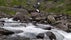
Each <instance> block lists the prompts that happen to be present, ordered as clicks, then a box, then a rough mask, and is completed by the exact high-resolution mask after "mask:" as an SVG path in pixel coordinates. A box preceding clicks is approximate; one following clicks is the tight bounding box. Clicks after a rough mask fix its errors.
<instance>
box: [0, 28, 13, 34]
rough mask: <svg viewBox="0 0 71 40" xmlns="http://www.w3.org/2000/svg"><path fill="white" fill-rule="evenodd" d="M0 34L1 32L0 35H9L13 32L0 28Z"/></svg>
mask: <svg viewBox="0 0 71 40" xmlns="http://www.w3.org/2000/svg"><path fill="white" fill-rule="evenodd" d="M0 34H2V35H11V34H14V32H12V31H8V30H5V29H3V28H0Z"/></svg>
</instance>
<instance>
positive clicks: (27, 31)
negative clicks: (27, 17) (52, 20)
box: [1, 18, 71, 40]
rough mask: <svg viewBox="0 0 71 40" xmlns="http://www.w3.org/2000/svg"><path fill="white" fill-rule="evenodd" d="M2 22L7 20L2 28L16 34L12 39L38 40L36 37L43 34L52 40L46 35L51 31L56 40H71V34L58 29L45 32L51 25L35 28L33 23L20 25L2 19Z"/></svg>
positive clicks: (10, 20) (41, 25) (40, 25)
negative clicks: (27, 39) (28, 39)
mask: <svg viewBox="0 0 71 40" xmlns="http://www.w3.org/2000/svg"><path fill="white" fill-rule="evenodd" d="M1 20H5V23H4V26H3V27H1V28H4V29H6V30H9V31H13V32H15V34H13V35H11V37H16V36H20V37H26V38H30V39H33V38H35V39H36V36H37V35H38V34H41V33H42V34H44V35H45V38H47V39H48V40H50V39H49V37H48V36H47V35H46V33H47V32H49V31H50V32H52V33H53V34H54V35H55V36H56V40H71V33H67V32H65V31H62V30H58V29H52V30H44V29H43V28H46V27H53V26H51V25H49V24H47V25H45V24H37V25H38V26H35V25H33V24H32V23H20V22H19V21H13V20H12V18H10V19H8V18H2V19H1Z"/></svg>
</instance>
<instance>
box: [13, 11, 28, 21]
mask: <svg viewBox="0 0 71 40" xmlns="http://www.w3.org/2000/svg"><path fill="white" fill-rule="evenodd" d="M27 13H28V12H27V11H25V12H16V14H15V16H14V17H13V20H15V21H18V20H20V21H21V22H24V21H26V19H27V17H26V15H27Z"/></svg>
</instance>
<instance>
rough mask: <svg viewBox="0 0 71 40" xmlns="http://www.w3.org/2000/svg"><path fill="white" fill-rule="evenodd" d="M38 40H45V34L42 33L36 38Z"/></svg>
mask: <svg viewBox="0 0 71 40" xmlns="http://www.w3.org/2000/svg"><path fill="white" fill-rule="evenodd" d="M36 37H37V38H38V39H43V38H44V33H40V34H38V35H37V36H36Z"/></svg>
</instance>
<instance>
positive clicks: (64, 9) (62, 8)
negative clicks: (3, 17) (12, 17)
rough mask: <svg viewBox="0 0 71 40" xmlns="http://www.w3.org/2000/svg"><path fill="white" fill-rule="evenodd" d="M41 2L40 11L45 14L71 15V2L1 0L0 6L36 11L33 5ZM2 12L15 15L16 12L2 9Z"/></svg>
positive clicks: (57, 0) (62, 0) (64, 0)
mask: <svg viewBox="0 0 71 40" xmlns="http://www.w3.org/2000/svg"><path fill="white" fill-rule="evenodd" d="M37 2H40V5H39V8H38V9H39V10H40V12H44V13H58V14H60V13H63V14H71V0H0V6H4V7H10V8H13V7H18V6H20V7H21V8H22V9H27V10H34V9H35V8H34V7H33V5H36V3H37ZM0 11H2V12H4V13H7V14H15V11H14V10H8V9H5V8H3V9H1V7H0Z"/></svg>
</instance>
